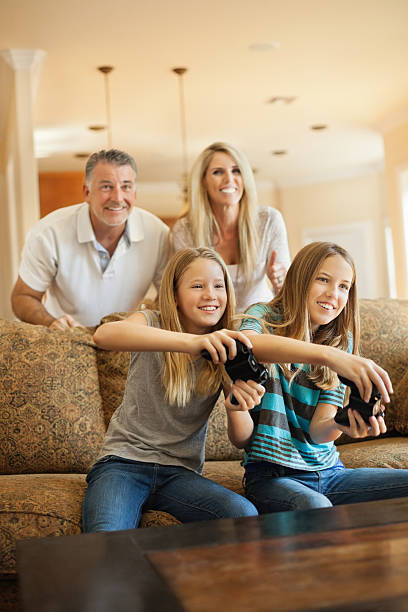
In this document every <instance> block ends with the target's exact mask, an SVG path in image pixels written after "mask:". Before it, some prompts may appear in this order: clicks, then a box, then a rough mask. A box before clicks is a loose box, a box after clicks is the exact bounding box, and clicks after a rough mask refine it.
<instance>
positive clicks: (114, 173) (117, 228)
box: [11, 149, 169, 329]
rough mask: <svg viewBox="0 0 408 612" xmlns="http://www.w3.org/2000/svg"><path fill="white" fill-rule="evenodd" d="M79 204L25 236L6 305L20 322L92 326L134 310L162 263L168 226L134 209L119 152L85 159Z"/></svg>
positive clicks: (131, 166)
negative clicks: (82, 193) (83, 179)
mask: <svg viewBox="0 0 408 612" xmlns="http://www.w3.org/2000/svg"><path fill="white" fill-rule="evenodd" d="M83 192H84V196H85V202H83V203H82V204H74V205H73V206H67V207H65V208H60V209H58V210H55V211H54V212H52V213H50V214H49V215H47V216H46V217H44V218H43V219H41V220H40V221H38V222H37V223H36V224H35V226H34V227H33V228H32V229H31V230H30V232H29V233H28V236H27V239H26V242H25V245H24V249H23V255H22V262H21V265H20V270H19V277H18V279H17V282H16V284H15V286H14V289H13V292H12V296H11V304H12V308H13V311H14V313H15V315H16V316H17V317H18V318H19V319H20V320H22V321H26V322H28V323H33V324H37V325H46V326H48V327H50V328H52V329H53V328H58V329H64V328H67V327H77V326H92V325H96V324H97V323H99V321H100V319H101V317H103V316H104V315H106V314H109V313H111V312H115V311H128V310H131V309H132V308H134V307H135V306H136V304H137V302H138V301H139V300H141V299H142V298H143V297H144V295H145V294H146V292H147V290H148V288H149V286H150V285H151V283H153V284H154V285H155V287H156V289H158V288H159V284H160V280H161V276H162V272H163V269H164V267H165V265H166V263H167V259H168V255H169V252H168V248H169V246H168V244H169V243H168V233H169V230H168V227H167V226H166V225H165V224H164V223H163V222H162V221H160V219H158V218H157V217H155V216H154V215H152V214H151V213H149V212H147V211H145V210H142V209H140V208H135V202H136V164H135V161H134V159H133V158H132V157H131V156H130V155H128V154H127V153H124V152H122V151H118V150H116V149H110V150H108V151H105V150H103V151H99V152H97V153H94V154H93V155H91V157H90V158H89V159H88V161H87V164H86V169H85V185H84V187H83Z"/></svg>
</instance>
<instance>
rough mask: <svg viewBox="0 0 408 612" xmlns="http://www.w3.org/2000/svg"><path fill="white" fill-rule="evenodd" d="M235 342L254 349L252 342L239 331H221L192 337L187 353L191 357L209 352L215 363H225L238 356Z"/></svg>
mask: <svg viewBox="0 0 408 612" xmlns="http://www.w3.org/2000/svg"><path fill="white" fill-rule="evenodd" d="M235 340H240V341H241V342H242V343H243V344H245V345H246V346H247V347H248V348H252V343H251V340H250V339H249V338H248V336H246V335H245V334H243V333H242V332H239V331H233V330H231V329H219V330H217V331H214V332H211V333H210V334H202V335H200V334H197V335H193V336H192V337H191V341H190V343H189V344H190V346H189V349H190V350H188V351H187V352H189V353H190V354H191V355H200V354H201V351H203V350H207V351H208V352H209V353H210V355H211V359H212V360H213V362H214V363H225V362H226V361H227V359H228V358H229V359H234V357H236V355H237V345H236V343H235Z"/></svg>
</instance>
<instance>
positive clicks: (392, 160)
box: [383, 121, 408, 298]
mask: <svg viewBox="0 0 408 612" xmlns="http://www.w3.org/2000/svg"><path fill="white" fill-rule="evenodd" d="M383 138H384V152H385V178H386V190H387V202H388V215H389V219H390V224H391V229H392V235H393V241H394V257H395V268H396V270H395V273H396V283H397V295H398V297H402V298H407V297H408V271H407V266H406V257H405V242H406V238H405V237H404V231H403V219H402V207H401V197H400V186H399V180H400V177H399V175H400V172H401V171H403V170H408V121H407V122H406V123H402V124H400V125H398V126H396V127H393V128H391V129H389V130H388V131H386V132H385V133H384V134H383Z"/></svg>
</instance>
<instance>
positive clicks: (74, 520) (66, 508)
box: [0, 474, 86, 576]
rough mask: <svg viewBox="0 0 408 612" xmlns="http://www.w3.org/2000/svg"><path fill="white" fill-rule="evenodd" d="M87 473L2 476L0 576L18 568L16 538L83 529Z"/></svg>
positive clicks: (0, 498) (0, 490) (76, 531)
mask: <svg viewBox="0 0 408 612" xmlns="http://www.w3.org/2000/svg"><path fill="white" fill-rule="evenodd" d="M85 488H86V483H85V475H83V474H41V475H38V474H16V475H3V476H1V478H0V576H1V575H2V574H10V573H14V572H15V563H16V561H15V547H16V540H22V539H24V538H41V537H46V536H59V535H72V534H76V533H81V512H82V501H83V497H84V492H85Z"/></svg>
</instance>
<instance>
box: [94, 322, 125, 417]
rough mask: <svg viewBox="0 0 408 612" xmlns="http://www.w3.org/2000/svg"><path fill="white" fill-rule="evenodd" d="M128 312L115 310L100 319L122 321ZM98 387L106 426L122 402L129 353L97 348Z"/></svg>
mask: <svg viewBox="0 0 408 612" xmlns="http://www.w3.org/2000/svg"><path fill="white" fill-rule="evenodd" d="M128 315H129V313H126V312H115V313H112V314H110V315H107V316H106V317H103V319H102V320H101V325H102V323H109V322H111V321H122V320H123V319H125V318H126V317H127V316H128ZM96 360H97V364H98V374H99V388H100V393H101V399H102V410H103V415H104V419H105V426H106V427H108V425H109V421H110V420H111V418H112V414H113V413H114V412H115V410H116V408H118V407H119V406H120V404H121V402H122V398H123V395H124V392H125V386H126V378H127V373H128V369H129V361H130V353H128V352H124V351H105V350H104V349H99V348H98V349H97V352H96Z"/></svg>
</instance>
